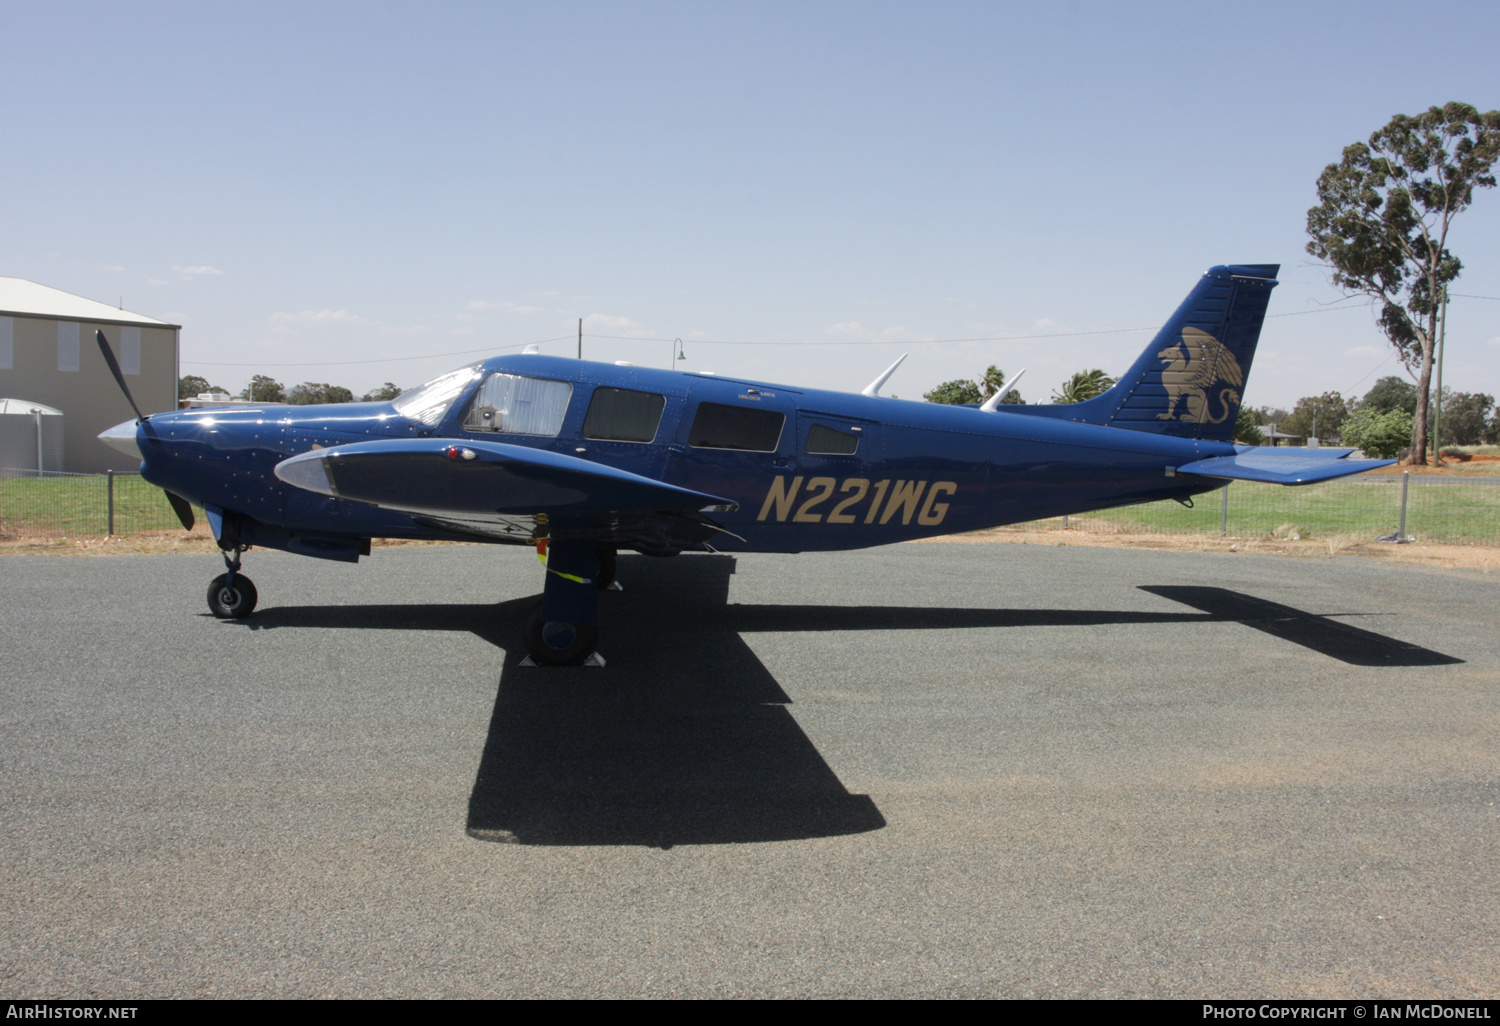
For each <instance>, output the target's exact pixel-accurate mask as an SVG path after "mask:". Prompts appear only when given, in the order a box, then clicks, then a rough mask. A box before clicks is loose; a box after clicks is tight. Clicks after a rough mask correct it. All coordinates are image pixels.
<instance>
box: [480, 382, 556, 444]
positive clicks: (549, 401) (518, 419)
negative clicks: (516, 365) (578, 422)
mask: <svg viewBox="0 0 1500 1026" xmlns="http://www.w3.org/2000/svg"><path fill="white" fill-rule="evenodd" d="M572 395H573V386H572V385H570V384H568V383H567V382H566V381H549V380H547V379H546V378H528V377H523V376H522V375H519V374H504V373H501V374H491V375H490V376H489V377H487V378H485V379H484V384H482V385H480V386H479V390H478V391H477V392H475V393H474V398H473V400H472V401H471V402H470V403H469V412H468V413H466V414H464V430H465V431H494V432H496V433H498V434H504V435H546V436H548V437H555V436H556V435H557V433H558V432H559V431H561V430H562V423H563V417H564V416H566V415H567V412H568V400H569V399H570V398H571V397H572Z"/></svg>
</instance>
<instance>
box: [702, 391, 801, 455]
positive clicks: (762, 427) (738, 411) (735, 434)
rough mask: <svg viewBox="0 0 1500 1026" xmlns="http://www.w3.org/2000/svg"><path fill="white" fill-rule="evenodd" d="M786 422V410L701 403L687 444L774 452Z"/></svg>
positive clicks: (711, 447)
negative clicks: (782, 412) (783, 411)
mask: <svg viewBox="0 0 1500 1026" xmlns="http://www.w3.org/2000/svg"><path fill="white" fill-rule="evenodd" d="M785 424H786V416H785V414H781V413H777V412H775V411H774V410H757V409H754V408H752V407H747V406H722V405H720V404H719V403H700V404H699V406H698V415H697V416H696V417H694V418H693V430H692V431H691V432H690V433H689V434H688V445H691V446H693V447H694V448H695V449H743V450H745V451H747V452H775V451H776V445H777V443H778V442H780V441H781V429H782V427H783V426H785Z"/></svg>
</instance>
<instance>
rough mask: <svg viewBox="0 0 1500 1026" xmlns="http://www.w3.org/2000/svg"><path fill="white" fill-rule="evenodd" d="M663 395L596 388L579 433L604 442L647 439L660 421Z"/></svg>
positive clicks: (625, 389)
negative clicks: (581, 430)
mask: <svg viewBox="0 0 1500 1026" xmlns="http://www.w3.org/2000/svg"><path fill="white" fill-rule="evenodd" d="M666 405H667V400H666V397H665V396H660V395H656V394H655V393H654V392H637V391H635V390H633V389H629V388H603V387H600V388H596V389H594V398H593V399H592V400H590V402H589V412H588V416H586V417H584V418H583V437H584V438H593V439H597V440H599V441H604V442H649V441H651V440H652V439H653V438H655V437H656V429H657V427H658V426H659V425H660V424H661V411H662V410H663V409H664V408H665V407H666Z"/></svg>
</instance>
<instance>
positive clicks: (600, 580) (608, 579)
mask: <svg viewBox="0 0 1500 1026" xmlns="http://www.w3.org/2000/svg"><path fill="white" fill-rule="evenodd" d="M615 566H616V559H615V550H614V549H600V550H599V572H598V573H597V574H595V575H594V584H595V585H596V586H597V587H598V589H599V590H600V591H608V590H609V586H610V585H611V584H614V583H615Z"/></svg>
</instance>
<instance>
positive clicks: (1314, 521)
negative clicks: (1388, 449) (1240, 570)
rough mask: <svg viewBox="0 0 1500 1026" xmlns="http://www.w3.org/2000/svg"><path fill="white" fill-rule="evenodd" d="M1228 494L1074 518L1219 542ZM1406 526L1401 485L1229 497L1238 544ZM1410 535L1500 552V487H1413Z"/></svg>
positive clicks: (1247, 487)
mask: <svg viewBox="0 0 1500 1026" xmlns="http://www.w3.org/2000/svg"><path fill="white" fill-rule="evenodd" d="M1221 501H1222V493H1220V492H1209V493H1207V494H1204V495H1199V496H1197V497H1196V498H1195V500H1194V503H1195V505H1194V508H1193V509H1185V508H1184V507H1182V506H1181V505H1180V504H1178V503H1176V502H1151V503H1146V504H1144V505H1140V506H1126V507H1123V508H1121V509H1116V510H1107V511H1105V512H1102V513H1088V514H1083V515H1080V516H1076V517H1072V518H1070V523H1071V524H1077V525H1078V526H1080V527H1095V528H1097V527H1101V526H1103V527H1112V528H1116V529H1120V530H1134V531H1161V532H1172V533H1176V532H1182V533H1201V534H1218V533H1219V529H1220V528H1219V525H1220V519H1219V518H1220V509H1221V507H1220V502H1221ZM1400 520H1401V482H1400V480H1399V479H1392V480H1389V481H1381V480H1373V481H1370V480H1367V481H1358V482H1348V483H1332V484H1322V485H1307V486H1304V487H1298V488H1287V487H1283V486H1281V485H1270V484H1255V483H1251V482H1244V481H1242V482H1236V483H1235V484H1233V485H1231V486H1230V489H1229V524H1228V528H1229V529H1228V533H1229V534H1231V535H1234V536H1236V537H1270V536H1273V535H1280V536H1283V537H1289V536H1290V535H1292V534H1297V535H1299V536H1301V537H1303V538H1328V537H1333V536H1335V535H1351V534H1353V535H1365V536H1368V537H1370V538H1377V537H1379V536H1381V535H1384V534H1390V533H1391V532H1393V531H1395V530H1396V528H1397V527H1398V526H1399V524H1400ZM1406 532H1407V534H1409V535H1413V536H1415V537H1417V538H1418V539H1419V540H1422V541H1434V542H1451V543H1456V544H1478V545H1500V486H1496V485H1488V484H1473V483H1467V482H1466V483H1463V484H1422V483H1420V482H1418V481H1417V480H1413V481H1412V484H1411V494H1410V498H1409V499H1408V505H1407V513H1406Z"/></svg>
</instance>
